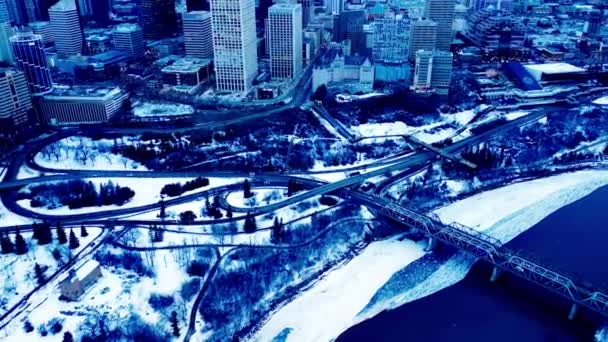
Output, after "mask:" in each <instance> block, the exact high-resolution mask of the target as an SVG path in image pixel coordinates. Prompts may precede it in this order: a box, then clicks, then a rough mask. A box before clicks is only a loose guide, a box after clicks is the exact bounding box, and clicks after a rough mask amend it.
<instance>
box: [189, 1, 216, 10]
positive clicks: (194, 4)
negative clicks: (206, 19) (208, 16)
mask: <svg viewBox="0 0 608 342" xmlns="http://www.w3.org/2000/svg"><path fill="white" fill-rule="evenodd" d="M209 9H210V7H209V0H186V11H188V12H192V11H209Z"/></svg>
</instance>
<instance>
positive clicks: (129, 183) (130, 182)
mask: <svg viewBox="0 0 608 342" xmlns="http://www.w3.org/2000/svg"><path fill="white" fill-rule="evenodd" d="M192 179H193V178H187V177H184V178H133V177H117V178H91V179H88V180H90V181H91V182H93V183H94V184H95V185H96V186H97V187H98V188H99V185H100V184H101V183H107V182H108V181H112V183H114V184H115V185H116V184H118V185H120V186H123V187H129V188H131V189H132V190H133V191H135V196H133V198H132V199H131V200H130V201H129V202H127V203H125V204H124V205H122V206H118V205H106V206H102V207H86V208H79V209H70V208H68V207H67V206H62V207H59V208H56V209H47V208H32V207H31V205H30V200H29V199H25V200H20V201H18V202H17V204H19V205H20V206H21V207H23V208H26V209H29V210H32V211H34V212H37V213H41V214H48V215H74V214H84V213H90V212H95V211H99V209H103V210H115V209H124V208H133V207H139V206H143V205H147V204H153V203H158V202H159V201H160V199H161V197H160V191H161V189H162V188H163V186H165V185H166V184H170V183H178V182H179V183H182V184H183V183H185V182H187V181H189V180H192ZM88 180H87V179H85V181H88ZM238 181H242V180H241V179H234V178H218V177H211V178H209V185H208V186H206V187H202V188H200V189H196V190H193V191H187V192H184V194H183V195H187V194H190V193H193V192H198V191H204V190H208V189H211V188H215V187H221V186H224V185H228V184H233V183H235V182H238ZM199 210H200V208H199ZM195 213H196V211H195Z"/></svg>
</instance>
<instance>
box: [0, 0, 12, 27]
mask: <svg viewBox="0 0 608 342" xmlns="http://www.w3.org/2000/svg"><path fill="white" fill-rule="evenodd" d="M10 21H11V15H10V13H9V11H8V5H7V4H6V0H0V23H7V22H10Z"/></svg>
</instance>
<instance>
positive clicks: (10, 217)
mask: <svg viewBox="0 0 608 342" xmlns="http://www.w3.org/2000/svg"><path fill="white" fill-rule="evenodd" d="M32 222H33V220H32V219H30V218H27V217H23V216H19V215H17V214H15V213H13V212H12V211H9V210H8V209H6V207H5V206H4V204H2V203H0V227H14V226H19V225H22V224H31V223H32Z"/></svg>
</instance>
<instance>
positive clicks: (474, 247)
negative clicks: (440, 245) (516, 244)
mask: <svg viewBox="0 0 608 342" xmlns="http://www.w3.org/2000/svg"><path fill="white" fill-rule="evenodd" d="M382 212H383V213H384V214H385V215H387V216H389V217H391V218H393V219H395V220H397V221H399V222H401V223H403V224H405V225H406V226H408V227H410V228H413V229H416V230H418V231H421V232H422V233H424V234H425V235H427V236H430V237H434V238H437V239H438V240H441V241H443V242H445V243H447V244H450V245H452V246H454V247H457V248H459V249H462V250H465V251H466V252H468V253H470V254H472V255H475V256H477V257H479V258H482V259H485V260H487V261H489V262H491V263H493V264H494V265H495V266H496V267H499V268H500V269H503V270H505V271H508V272H510V273H513V274H515V275H518V276H520V277H522V278H524V279H527V280H529V281H531V282H532V283H535V284H537V285H539V286H541V287H543V288H545V289H547V290H549V291H551V292H554V293H557V294H559V295H561V296H563V297H565V298H567V299H569V300H571V301H572V302H574V303H579V304H581V305H584V306H586V307H588V308H589V309H591V310H593V311H595V312H598V313H600V314H602V315H603V316H605V317H608V295H607V294H604V293H603V292H600V291H598V290H596V289H594V288H593V287H591V286H587V285H582V284H583V283H576V282H575V281H574V280H573V279H574V278H572V277H569V276H567V275H565V274H563V273H560V272H558V271H556V270H552V269H549V268H547V267H544V266H542V265H540V264H539V263H536V262H533V261H531V259H527V258H524V257H522V256H519V255H517V254H516V253H515V252H513V251H510V250H509V249H507V248H505V247H503V245H502V243H501V242H500V240H498V239H496V238H493V237H491V236H489V235H487V234H484V233H482V232H479V231H476V230H474V229H472V228H469V227H467V226H464V225H462V224H458V223H452V224H449V225H446V224H443V223H442V222H441V220H440V219H439V218H438V217H437V216H436V215H434V214H433V215H425V214H421V213H419V212H416V211H415V210H412V209H409V208H407V207H404V206H401V205H398V204H395V203H389V204H387V205H386V206H384V207H383V209H382ZM429 216H430V217H429Z"/></svg>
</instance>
